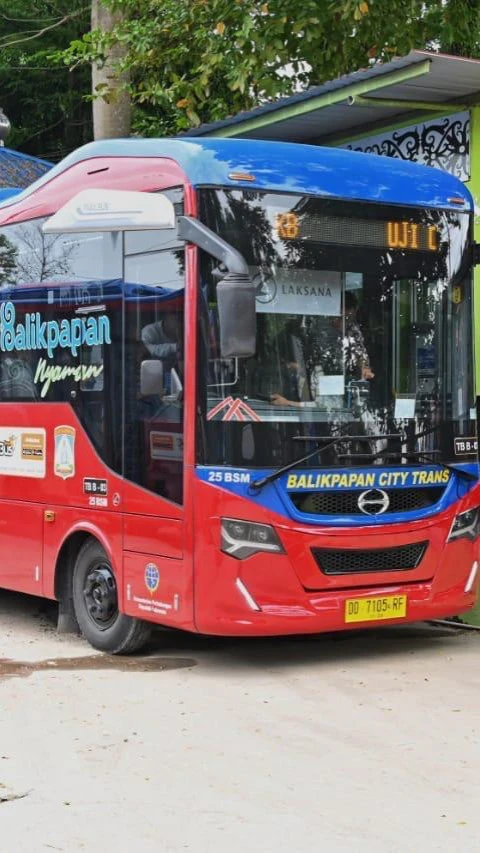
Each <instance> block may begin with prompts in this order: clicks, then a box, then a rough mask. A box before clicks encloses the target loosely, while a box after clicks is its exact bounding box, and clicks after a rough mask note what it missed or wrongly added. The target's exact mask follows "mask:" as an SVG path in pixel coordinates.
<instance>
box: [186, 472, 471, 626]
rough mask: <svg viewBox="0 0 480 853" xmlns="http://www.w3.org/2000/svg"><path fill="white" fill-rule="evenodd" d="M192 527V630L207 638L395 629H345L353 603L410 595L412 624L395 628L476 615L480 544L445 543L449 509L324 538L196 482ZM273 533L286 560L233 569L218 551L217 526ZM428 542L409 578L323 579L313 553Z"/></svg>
mask: <svg viewBox="0 0 480 853" xmlns="http://www.w3.org/2000/svg"><path fill="white" fill-rule="evenodd" d="M195 506H196V511H195V527H196V529H197V530H198V531H199V532H200V535H199V536H198V537H197V541H196V548H195V625H196V628H197V630H198V631H200V632H201V633H206V634H218V635H245V636H262V635H264V636H266V635H281V634H301V633H320V632H323V631H341V630H347V629H349V628H359V627H365V626H366V625H368V626H371V627H374V626H376V625H385V624H391V623H390V622H388V623H387V622H386V621H385V620H379V621H368V623H352V624H347V623H346V622H345V602H346V600H347V599H351V598H360V597H372V596H386V595H401V594H403V595H406V596H407V612H406V616H405V617H402V618H400V619H395V620H393V622H394V623H399V624H400V623H401V622H412V621H421V620H428V619H434V618H442V617H446V616H453V615H456V614H458V613H462V612H465V611H466V610H469V609H470V608H472V607H473V606H474V604H475V602H476V593H477V586H478V580H477V578H475V582H474V583H473V586H471V588H470V589H468V590H467V591H466V586H467V582H468V580H469V578H470V575H471V573H472V566H473V565H474V563H475V562H476V561H478V560H479V542H478V540H477V541H475V542H472V541H470V540H468V539H460V540H458V541H455V542H451V543H449V544H446V540H447V537H448V532H449V530H450V526H451V522H452V518H453V516H454V514H455V511H456V510H454V509H453V508H450V511H448V512H444V513H442V514H441V515H439V516H436V517H435V518H434V519H428V520H427V521H422V522H415V523H413V524H412V523H410V524H394V525H393V524H390V525H387V524H386V525H382V526H381V527H380V526H378V527H376V528H375V529H372V527H358V528H355V529H352V528H348V529H347V528H336V529H335V530H333V531H332V529H328V530H326V529H325V528H321V527H319V528H315V527H313V528H312V526H310V525H305V526H304V525H299V524H298V523H295V522H288V520H286V519H285V518H282V517H280V516H278V515H275V514H273V513H271V512H269V511H267V510H264V509H263V508H259V507H258V505H257V506H255V507H252V504H251V503H250V502H249V501H248V500H245V499H243V498H241V497H238V496H236V495H232V494H231V493H228V492H226V491H225V490H223V489H220V488H216V487H212V486H210V485H208V484H205V483H201V482H198V494H197V499H196V502H195ZM221 516H223V517H229V518H243V519H245V520H254V521H259V522H263V523H267V524H272V525H273V526H274V527H275V529H276V531H277V533H278V535H279V537H280V539H281V541H282V544H283V546H284V548H285V554H269V553H257V554H255V555H253V556H251V557H249V558H248V559H246V560H236V559H234V558H233V557H230V556H229V555H227V554H224V553H222V552H221V551H220V517H221ZM412 542H428V547H427V549H426V552H425V556H424V558H423V559H422V561H421V563H420V565H419V566H418V567H417V568H415V569H409V570H408V571H395V572H392V571H383V572H369V573H362V574H354V575H351V574H350V575H349V574H342V575H335V576H327V575H325V574H324V573H322V571H321V570H320V568H319V566H318V564H317V562H316V560H315V558H314V556H313V553H312V548H315V547H320V546H321V547H328V548H338V549H345V550H348V549H352V550H354V549H358V548H362V549H369V548H370V549H373V548H392V547H395V546H397V545H398V546H402V545H404V544H407V543H412Z"/></svg>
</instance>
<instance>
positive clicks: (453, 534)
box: [447, 506, 480, 542]
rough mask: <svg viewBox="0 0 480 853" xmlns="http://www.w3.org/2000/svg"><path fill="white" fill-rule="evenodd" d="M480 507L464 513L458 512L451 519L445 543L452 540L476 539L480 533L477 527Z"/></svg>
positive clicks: (479, 528)
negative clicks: (451, 522) (450, 526)
mask: <svg viewBox="0 0 480 853" xmlns="http://www.w3.org/2000/svg"><path fill="white" fill-rule="evenodd" d="M479 516H480V507H478V506H476V507H474V509H467V511H466V512H460V513H459V514H458V515H457V516H455V518H454V519H453V524H452V529H451V530H450V533H449V534H448V539H447V542H451V541H452V539H463V538H464V537H465V538H467V539H476V538H477V536H478V535H479V533H480V527H479Z"/></svg>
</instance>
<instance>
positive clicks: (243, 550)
mask: <svg viewBox="0 0 480 853" xmlns="http://www.w3.org/2000/svg"><path fill="white" fill-rule="evenodd" d="M221 521H222V527H221V540H222V544H221V550H222V551H223V552H224V554H229V555H230V556H231V557H235V559H236V560H246V559H247V557H251V556H252V554H256V553H257V552H258V551H268V552H269V553H276V554H283V553H284V550H283V547H282V544H281V542H280V540H279V538H278V536H277V534H276V533H275V530H274V529H273V527H271V526H270V524H258V523H257V522H255V521H237V520H236V519H235V518H222V519H221Z"/></svg>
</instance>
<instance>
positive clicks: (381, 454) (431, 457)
mask: <svg viewBox="0 0 480 853" xmlns="http://www.w3.org/2000/svg"><path fill="white" fill-rule="evenodd" d="M441 426H442V424H436V425H435V426H433V427H429V428H428V429H426V430H423V432H417V433H415V434H414V435H412V436H411V438H409V439H406V440H408V441H416V440H417V439H419V438H424V437H425V436H426V435H430V434H431V433H432V432H436V430H438V429H440V427H441ZM388 437H389V436H386V435H385V436H383V438H388ZM394 438H397V439H399V438H400V436H399V435H398V434H397V435H395V436H394ZM401 443H402V444H405V441H402V442H401ZM440 452H441V451H440V450H432V451H431V453H429V452H428V451H427V452H426V453H425V452H424V451H422V450H408V451H400V452H399V453H394V454H391V451H388V448H385V449H384V450H379V451H378V452H377V453H375V455H374V456H371V457H370V463H372V462H373V461H374V460H375V459H382V458H383V459H385V458H386V457H387V458H388V457H389V456H390V455H392V456H396V457H397V458H398V457H401V458H402V459H407V460H408V459H412V457H416V458H417V459H418V460H420V459H425V460H426V461H427V462H431V464H432V465H438V466H439V467H440V468H445V470H446V471H452V472H453V473H454V474H458V475H459V476H460V477H464V478H465V479H466V480H470V481H471V482H474V483H477V482H478V479H479V478H478V476H475V474H471V473H470V471H464V470H463V468H455V466H454V465H449V464H448V462H441V461H440V460H439V459H435V454H438V453H440ZM351 455H352V454H351Z"/></svg>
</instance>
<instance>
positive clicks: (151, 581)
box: [144, 563, 160, 595]
mask: <svg viewBox="0 0 480 853" xmlns="http://www.w3.org/2000/svg"><path fill="white" fill-rule="evenodd" d="M144 578H145V586H146V587H147V589H148V591H149V592H150V595H153V593H154V592H156V591H157V589H158V585H159V583H160V572H159V569H158V566H156V565H155V563H148V564H147V565H146V566H145V575H144Z"/></svg>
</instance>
